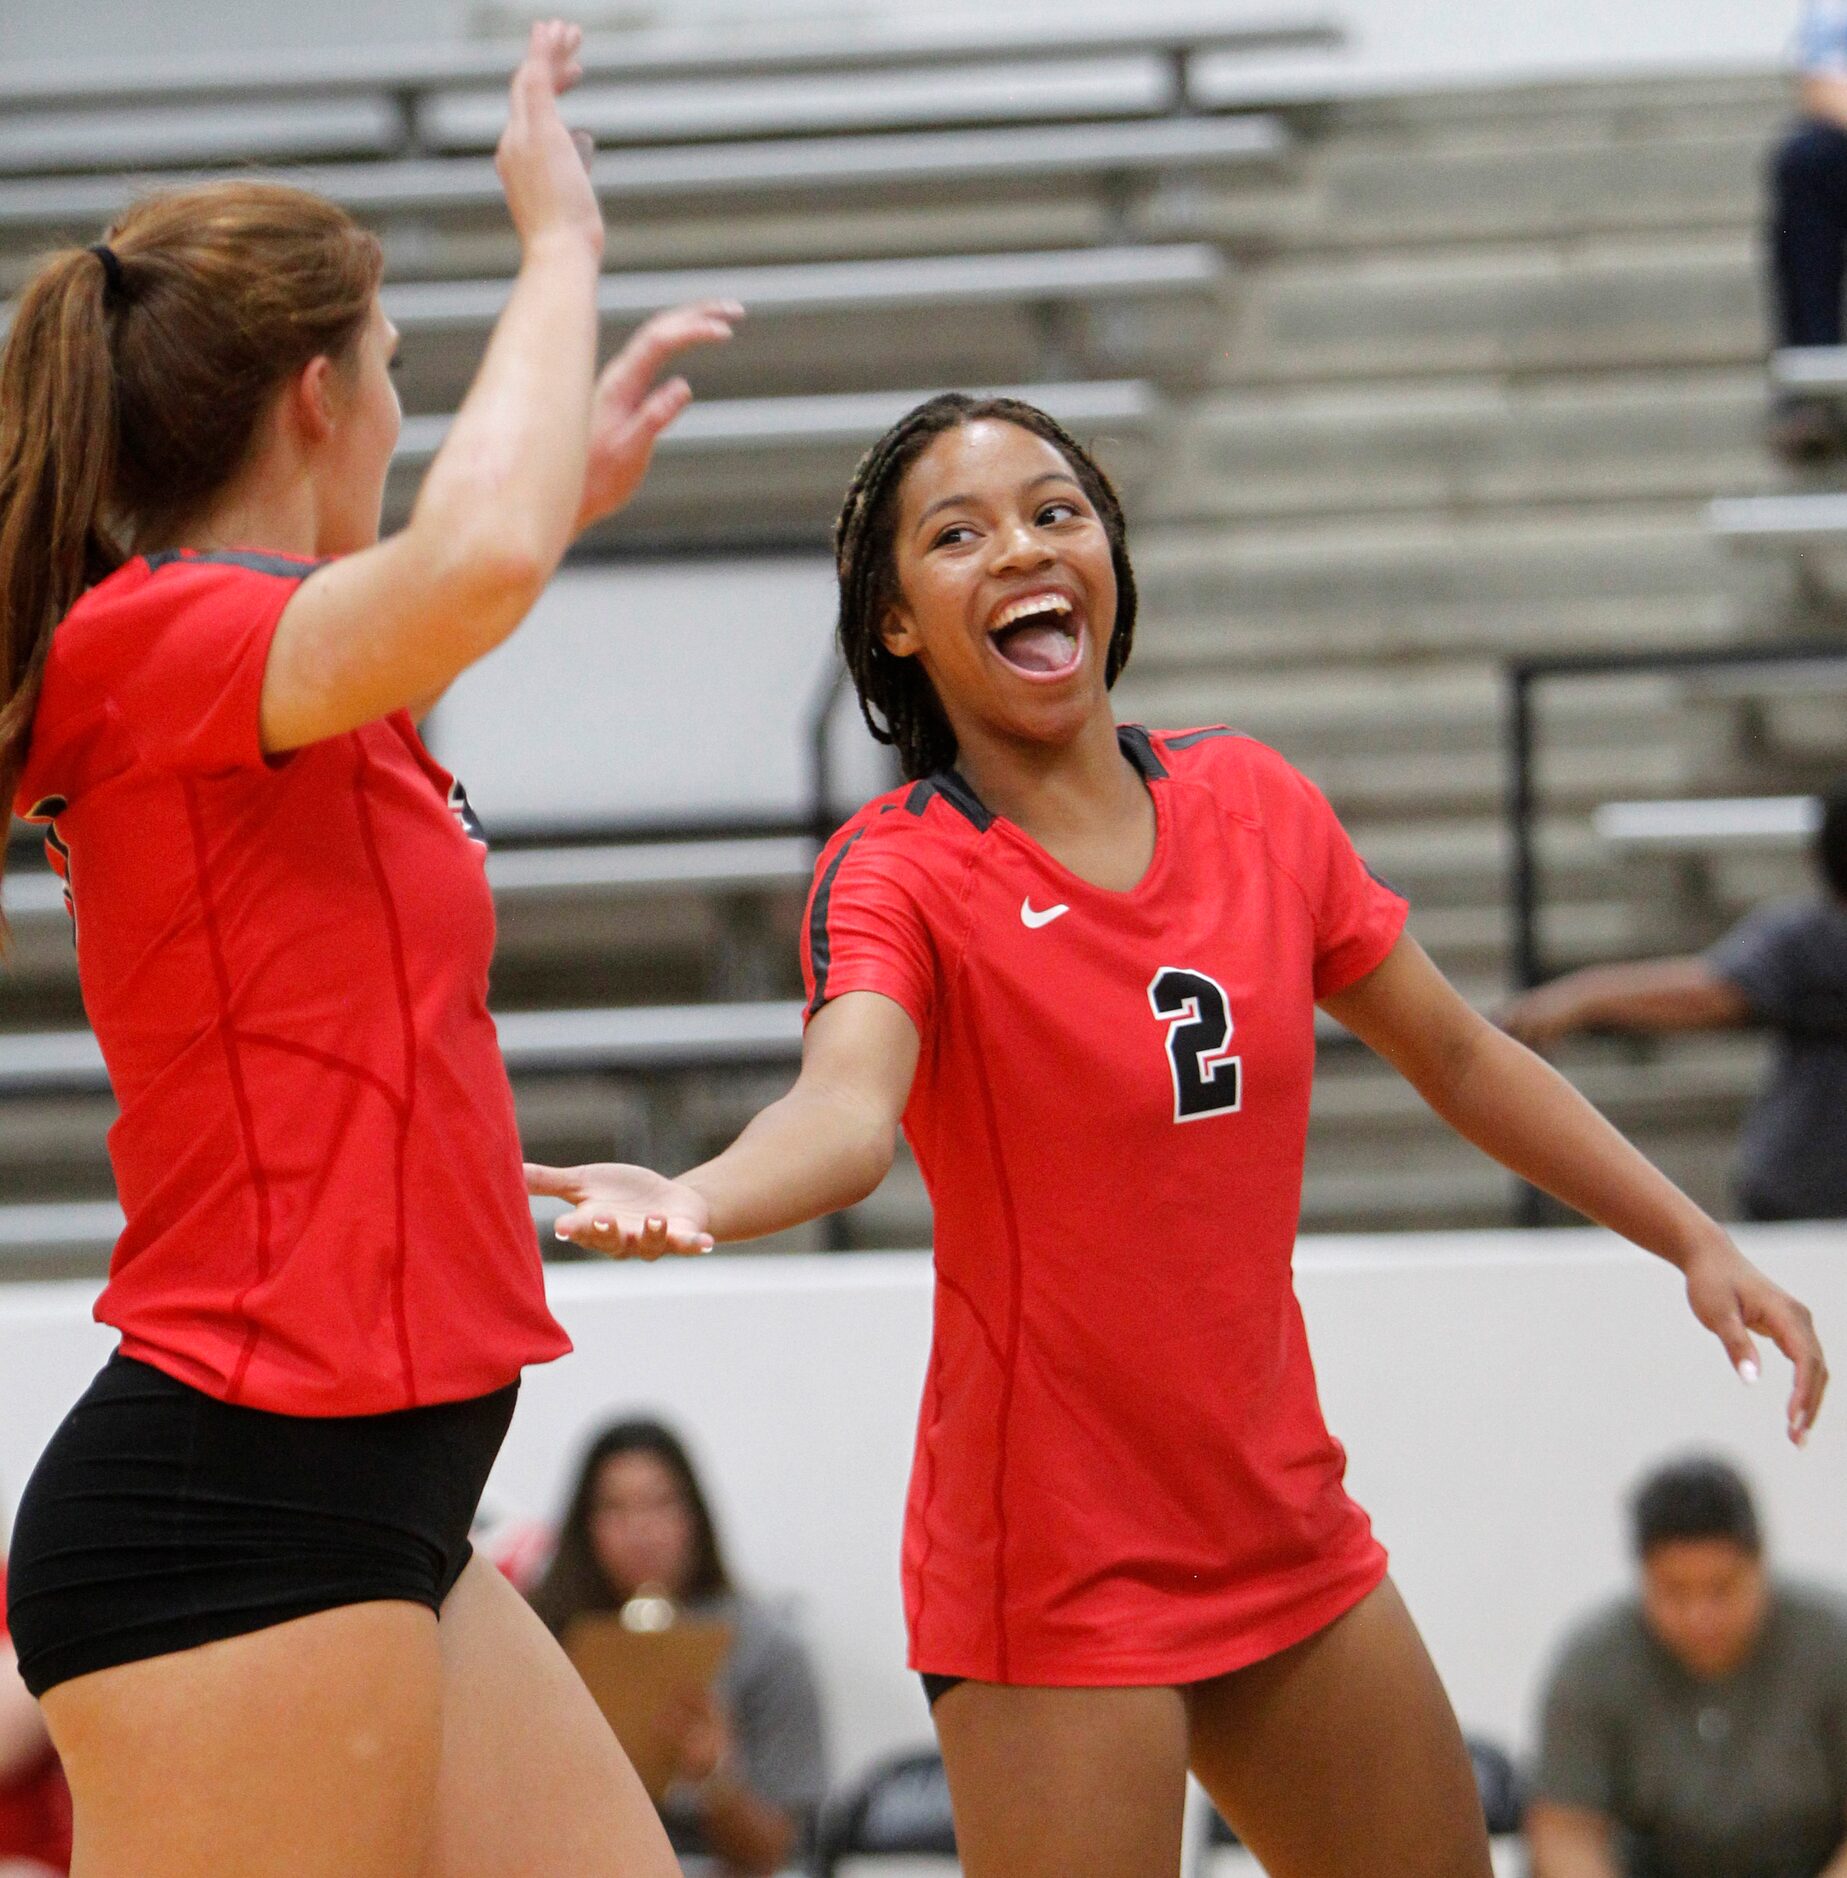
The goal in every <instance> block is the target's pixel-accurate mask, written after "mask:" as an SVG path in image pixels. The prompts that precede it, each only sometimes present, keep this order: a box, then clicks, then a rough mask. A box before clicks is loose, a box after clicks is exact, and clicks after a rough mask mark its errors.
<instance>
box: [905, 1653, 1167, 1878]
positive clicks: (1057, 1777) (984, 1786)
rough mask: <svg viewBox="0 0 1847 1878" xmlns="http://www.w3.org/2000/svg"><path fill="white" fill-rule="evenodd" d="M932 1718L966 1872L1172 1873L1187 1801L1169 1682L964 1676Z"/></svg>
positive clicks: (999, 1876) (1139, 1876)
mask: <svg viewBox="0 0 1847 1878" xmlns="http://www.w3.org/2000/svg"><path fill="white" fill-rule="evenodd" d="M935 1720H936V1732H937V1736H938V1738H939V1739H940V1741H941V1742H942V1746H943V1763H944V1766H945V1767H946V1768H947V1770H948V1774H949V1794H950V1799H951V1801H952V1803H953V1804H954V1807H955V1815H956V1839H957V1842H958V1844H959V1845H960V1847H961V1853H962V1870H963V1873H964V1878H1174V1874H1175V1872H1177V1871H1178V1870H1179V1867H1180V1825H1181V1818H1182V1815H1183V1813H1184V1810H1185V1806H1186V1751H1187V1741H1186V1732H1187V1718H1186V1707H1185V1704H1184V1702H1183V1701H1182V1699H1181V1696H1180V1693H1179V1691H1178V1690H1174V1689H1021V1688H1001V1687H998V1686H996V1685H995V1684H993V1683H981V1682H965V1683H960V1684H958V1685H957V1686H956V1687H955V1688H953V1689H951V1690H950V1691H949V1693H948V1694H947V1695H945V1696H944V1697H943V1698H942V1699H941V1700H940V1701H939V1702H938V1703H937V1705H936V1711H935Z"/></svg>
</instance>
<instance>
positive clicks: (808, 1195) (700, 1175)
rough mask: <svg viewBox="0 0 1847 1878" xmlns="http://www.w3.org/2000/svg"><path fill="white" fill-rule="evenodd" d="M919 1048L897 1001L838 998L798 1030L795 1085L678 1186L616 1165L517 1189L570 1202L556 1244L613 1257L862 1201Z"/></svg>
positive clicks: (646, 1254) (700, 1245)
mask: <svg viewBox="0 0 1847 1878" xmlns="http://www.w3.org/2000/svg"><path fill="white" fill-rule="evenodd" d="M918 1049H919V1044H918V1037H917V1028H916V1026H915V1025H914V1024H913V1023H912V1022H911V1020H910V1018H909V1017H908V1016H907V1015H906V1014H905V1012H904V1010H903V1008H902V1007H901V1006H899V1005H898V1004H896V1003H894V1002H893V1001H892V1000H891V999H889V998H886V997H882V996H880V995H879V993H877V992H874V991H854V992H849V993H847V994H846V995H845V996H844V997H840V998H836V999H835V1000H834V1002H833V1003H831V1004H829V1005H828V1006H827V1007H826V1008H825V1009H824V1010H823V1011H822V1012H821V1013H820V1015H819V1016H817V1017H816V1018H815V1019H814V1021H813V1022H812V1023H810V1024H809V1026H808V1034H807V1036H806V1037H805V1038H804V1039H803V1042H802V1071H801V1075H800V1076H799V1077H798V1078H797V1079H796V1083H795V1087H794V1088H793V1089H791V1090H790V1091H789V1093H788V1094H787V1095H786V1096H784V1097H783V1098H782V1099H781V1100H780V1101H778V1102H772V1103H771V1104H770V1106H769V1107H768V1108H766V1109H765V1110H763V1112H762V1113H761V1114H759V1115H758V1116H756V1117H755V1118H754V1119H753V1120H752V1121H751V1122H750V1124H749V1126H748V1127H746V1128H745V1129H744V1131H743V1133H742V1134H740V1135H739V1136H738V1138H737V1140H736V1141H734V1142H733V1143H732V1144H731V1146H730V1147H728V1148H727V1149H726V1150H725V1151H724V1153H722V1154H720V1155H718V1156H716V1157H715V1158H714V1159H712V1160H709V1161H706V1162H704V1163H703V1164H702V1165H700V1166H698V1167H695V1168H693V1169H692V1170H691V1171H690V1172H688V1173H686V1174H683V1175H682V1176H681V1177H680V1178H679V1179H678V1180H666V1179H663V1178H662V1177H661V1176H660V1175H658V1174H653V1173H650V1172H649V1171H648V1170H647V1169H646V1168H641V1167H628V1166H623V1165H621V1164H618V1163H602V1164H599V1165H594V1166H588V1167H539V1166H533V1165H528V1167H527V1169H526V1185H527V1187H528V1189H529V1190H530V1191H531V1192H533V1193H538V1194H550V1195H552V1196H553V1197H554V1198H557V1199H560V1200H568V1201H569V1202H570V1204H571V1209H572V1210H571V1211H570V1212H568V1213H567V1214H565V1215H564V1217H563V1218H562V1219H560V1220H559V1221H558V1223H557V1225H556V1226H555V1227H554V1228H553V1230H554V1231H555V1232H556V1233H557V1235H558V1237H559V1238H561V1239H568V1240H570V1241H571V1242H572V1244H574V1245H581V1246H587V1247H589V1248H591V1249H592V1250H594V1251H599V1252H608V1253H611V1254H612V1255H614V1256H615V1257H618V1258H637V1257H639V1258H650V1259H652V1258H659V1257H660V1256H661V1254H662V1253H664V1252H697V1251H704V1250H706V1249H707V1248H708V1247H709V1246H710V1245H711V1244H712V1243H713V1242H714V1241H716V1240H728V1239H759V1238H762V1237H763V1236H764V1235H765V1234H766V1233H772V1232H780V1231H782V1230H783V1229H784V1228H785V1227H788V1226H799V1225H801V1224H803V1223H804V1222H805V1221H807V1220H811V1219H818V1218H820V1216H821V1215H822V1214H824V1213H834V1212H838V1211H839V1210H840V1209H841V1208H842V1207H846V1206H852V1205H854V1204H856V1203H857V1202H858V1201H860V1200H863V1199H865V1197H866V1196H867V1195H868V1194H869V1193H871V1192H872V1190H873V1189H874V1188H875V1187H876V1186H877V1185H878V1184H879V1182H880V1181H881V1180H883V1179H884V1178H885V1176H886V1174H887V1173H888V1172H889V1171H890V1168H891V1162H892V1155H893V1153H894V1151H895V1149H896V1146H897V1139H898V1122H899V1119H900V1117H901V1116H902V1115H903V1113H904V1105H905V1103H906V1101H907V1100H909V1097H910V1092H911V1079H912V1078H913V1077H914V1076H915V1075H916V1073H917V1055H918Z"/></svg>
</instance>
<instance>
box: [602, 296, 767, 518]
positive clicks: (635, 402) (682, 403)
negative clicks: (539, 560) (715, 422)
mask: <svg viewBox="0 0 1847 1878" xmlns="http://www.w3.org/2000/svg"><path fill="white" fill-rule="evenodd" d="M743 317H744V309H743V308H742V307H741V306H739V305H738V303H737V302H736V301H735V300H699V301H695V302H693V303H691V304H690V305H687V306H677V307H670V308H669V309H668V310H667V311H666V312H665V313H657V314H655V316H654V317H653V318H652V319H651V320H649V321H648V322H647V324H646V325H645V326H643V327H642V328H641V329H640V331H638V332H637V333H636V334H635V335H634V337H633V338H632V339H630V340H629V342H628V344H627V345H625V346H624V347H623V348H622V350H621V351H620V352H618V353H617V354H616V356H615V357H614V358H613V359H611V360H610V362H609V363H608V365H606V366H605V367H604V368H603V375H602V376H601V377H600V378H599V379H598V380H597V381H596V393H595V396H594V400H593V402H592V404H591V408H590V457H589V461H588V462H587V463H586V464H585V466H584V493H583V499H582V501H581V502H580V503H579V504H578V511H577V526H578V528H579V529H580V530H582V529H585V528H588V527H589V526H590V525H591V524H592V523H593V522H600V521H602V520H603V518H604V517H605V516H609V515H613V514H615V512H616V511H617V510H618V509H619V508H622V507H623V506H624V505H625V504H626V503H627V502H628V501H629V499H630V497H632V496H633V495H634V493H635V491H636V490H637V489H639V488H640V487H641V480H642V478H643V477H644V476H646V475H647V473H648V464H649V462H650V461H651V460H652V459H653V456H654V446H655V443H656V442H657V441H658V440H659V438H660V434H661V432H662V431H664V430H665V429H666V428H667V426H668V425H669V424H671V423H672V422H673V420H674V419H675V418H676V417H678V416H679V415H680V413H681V412H682V411H684V410H685V409H686V407H687V406H688V405H689V404H690V403H691V402H692V398H693V391H692V387H691V386H690V385H689V384H688V383H687V382H686V380H685V379H684V378H670V379H668V380H667V382H666V383H665V384H664V385H657V384H656V383H655V382H654V381H655V380H656V379H657V378H658V377H659V376H660V374H661V372H662V370H663V369H664V368H665V367H666V366H667V364H668V363H669V362H670V361H671V360H673V359H675V358H677V357H678V356H679V355H680V354H681V353H682V352H685V351H687V350H689V349H690V348H691V347H693V346H710V345H722V344H723V343H724V341H725V340H727V339H729V338H730V337H731V333H732V329H733V327H734V326H735V325H736V324H737V322H738V321H739V320H741V319H742V318H743Z"/></svg>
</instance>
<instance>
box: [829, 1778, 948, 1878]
mask: <svg viewBox="0 0 1847 1878" xmlns="http://www.w3.org/2000/svg"><path fill="white" fill-rule="evenodd" d="M931 1854H934V1855H937V1856H939V1857H942V1858H954V1857H955V1855H956V1828H955V1820H954V1818H953V1817H952V1816H951V1814H950V1810H949V1781H948V1778H947V1776H946V1775H945V1774H944V1772H943V1757H942V1756H941V1755H940V1754H939V1753H937V1751H936V1750H935V1749H934V1748H920V1749H919V1750H917V1751H916V1752H915V1753H911V1754H898V1755H894V1756H893V1757H892V1758H891V1759H889V1760H885V1761H880V1762H879V1763H878V1765H877V1766H875V1767H873V1768H871V1769H870V1770H869V1771H868V1772H866V1773H864V1774H862V1775H861V1776H860V1778H859V1779H858V1780H856V1781H855V1782H854V1783H853V1785H852V1786H850V1787H847V1788H845V1789H844V1790H843V1791H841V1792H839V1793H836V1794H834V1795H833V1796H832V1797H831V1798H830V1799H829V1800H828V1802H827V1804H826V1806H825V1807H824V1808H823V1809H822V1812H821V1825H820V1829H819V1831H818V1832H817V1833H816V1835H815V1855H814V1875H815V1878H834V1872H835V1870H836V1868H837V1867H838V1866H839V1864H840V1862H841V1860H843V1859H848V1858H916V1857H918V1856H920V1855H931Z"/></svg>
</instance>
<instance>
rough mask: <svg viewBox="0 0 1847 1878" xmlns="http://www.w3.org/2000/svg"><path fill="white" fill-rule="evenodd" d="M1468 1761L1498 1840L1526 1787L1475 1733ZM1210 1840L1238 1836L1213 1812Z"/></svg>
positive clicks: (1513, 1820)
mask: <svg viewBox="0 0 1847 1878" xmlns="http://www.w3.org/2000/svg"><path fill="white" fill-rule="evenodd" d="M1465 1745H1466V1746H1467V1748H1468V1750H1469V1762H1470V1765H1471V1766H1473V1768H1474V1769H1475V1791H1476V1792H1477V1793H1479V1794H1480V1795H1481V1810H1482V1814H1483V1817H1484V1818H1486V1820H1487V1822H1488V1835H1489V1837H1490V1838H1494V1839H1499V1838H1502V1837H1503V1836H1505V1835H1506V1834H1508V1833H1514V1832H1518V1831H1519V1830H1520V1823H1521V1821H1522V1820H1523V1819H1525V1817H1526V1789H1525V1786H1524V1785H1523V1783H1522V1782H1521V1779H1520V1775H1519V1772H1518V1771H1517V1770H1516V1768H1515V1767H1514V1764H1513V1759H1512V1757H1511V1756H1510V1755H1509V1754H1508V1753H1507V1751H1506V1750H1505V1749H1504V1748H1499V1747H1496V1746H1495V1744H1494V1743H1493V1742H1492V1741H1483V1740H1482V1739H1480V1738H1479V1737H1478V1736H1475V1735H1470V1736H1468V1737H1466V1741H1465ZM1211 1843H1212V1844H1213V1845H1236V1844H1237V1843H1238V1835H1237V1834H1236V1833H1235V1832H1233V1831H1232V1829H1231V1828H1230V1827H1229V1826H1228V1825H1226V1823H1225V1822H1224V1820H1223V1819H1222V1818H1220V1816H1219V1815H1218V1814H1217V1813H1214V1814H1213V1815H1212V1829H1211Z"/></svg>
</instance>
